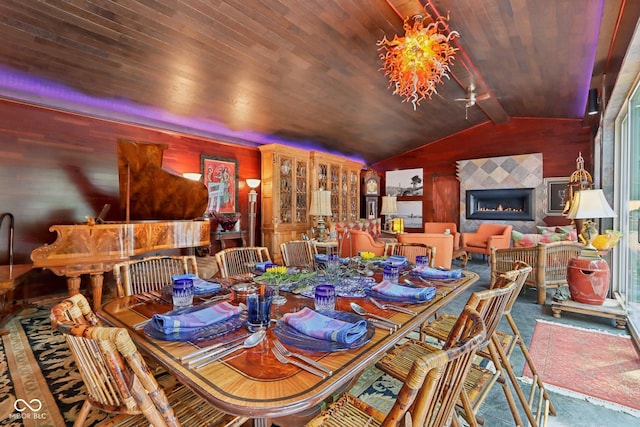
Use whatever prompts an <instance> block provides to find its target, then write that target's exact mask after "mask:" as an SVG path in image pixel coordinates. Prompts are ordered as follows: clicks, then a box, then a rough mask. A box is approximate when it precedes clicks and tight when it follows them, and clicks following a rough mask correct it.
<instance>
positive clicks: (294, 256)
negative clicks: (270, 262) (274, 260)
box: [280, 240, 317, 269]
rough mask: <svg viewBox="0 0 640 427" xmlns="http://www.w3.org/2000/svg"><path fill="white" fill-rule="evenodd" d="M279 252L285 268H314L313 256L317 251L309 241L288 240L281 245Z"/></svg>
mask: <svg viewBox="0 0 640 427" xmlns="http://www.w3.org/2000/svg"><path fill="white" fill-rule="evenodd" d="M280 252H282V261H283V262H284V265H286V266H287V267H301V268H310V269H313V268H314V265H315V260H314V254H315V253H317V251H316V250H315V246H313V244H312V243H311V241H310V240H290V241H288V242H284V243H281V244H280Z"/></svg>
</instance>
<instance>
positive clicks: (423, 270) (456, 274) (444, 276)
mask: <svg viewBox="0 0 640 427" xmlns="http://www.w3.org/2000/svg"><path fill="white" fill-rule="evenodd" d="M412 273H413V274H415V275H416V276H420V277H424V278H425V279H435V280H455V279H460V278H461V277H462V270H461V269H457V270H440V269H438V268H431V267H416V268H414V269H413V272H412Z"/></svg>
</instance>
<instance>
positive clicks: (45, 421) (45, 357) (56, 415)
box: [0, 300, 106, 427]
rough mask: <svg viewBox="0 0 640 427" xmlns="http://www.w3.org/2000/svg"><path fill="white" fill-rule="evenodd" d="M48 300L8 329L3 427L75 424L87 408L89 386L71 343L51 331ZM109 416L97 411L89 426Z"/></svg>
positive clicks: (0, 409) (1, 368)
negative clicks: (84, 406) (85, 400)
mask: <svg viewBox="0 0 640 427" xmlns="http://www.w3.org/2000/svg"><path fill="white" fill-rule="evenodd" d="M56 302H57V300H56V301H53V300H50V301H43V302H40V303H39V304H38V305H37V306H36V307H34V308H28V309H24V310H23V311H22V312H21V313H19V314H18V315H17V316H16V317H15V318H13V319H12V320H11V321H10V322H9V323H8V324H7V326H6V329H7V330H8V331H9V334H8V335H5V336H3V337H2V340H1V341H0V425H3V426H16V427H19V426H25V427H30V426H38V427H40V426H42V427H45V426H52V427H57V426H63V425H67V426H70V425H73V420H75V419H76V416H77V414H78V412H79V411H80V408H81V407H82V404H83V403H84V396H85V393H84V383H83V382H82V378H81V377H80V374H79V373H78V370H77V368H76V366H75V362H74V361H73V358H72V356H71V353H70V351H69V348H68V347H67V343H66V341H65V339H64V337H63V336H62V334H60V333H59V332H58V331H56V330H54V329H53V328H52V327H51V321H50V320H49V311H50V308H51V307H52V306H53V305H54V304H55V303H56ZM105 417H106V415H105V414H101V413H99V412H97V411H91V413H90V414H89V418H88V420H87V423H86V425H87V426H92V425H95V424H96V423H98V422H99V421H101V420H102V419H104V418H105Z"/></svg>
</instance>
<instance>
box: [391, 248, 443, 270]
mask: <svg viewBox="0 0 640 427" xmlns="http://www.w3.org/2000/svg"><path fill="white" fill-rule="evenodd" d="M384 255H385V256H387V257H388V256H391V255H401V256H405V257H407V260H408V261H409V262H412V263H413V264H415V263H416V256H418V255H426V256H428V257H429V266H430V267H433V268H435V267H436V248H435V246H429V245H427V244H424V243H395V242H393V243H388V244H387V247H386V248H385V253H384Z"/></svg>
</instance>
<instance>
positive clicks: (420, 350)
mask: <svg viewBox="0 0 640 427" xmlns="http://www.w3.org/2000/svg"><path fill="white" fill-rule="evenodd" d="M516 277H517V273H515V272H507V273H505V274H503V275H502V276H501V278H500V280H498V281H496V285H497V286H496V288H495V289H486V290H482V291H477V292H474V293H473V294H471V296H470V297H469V299H468V300H467V304H466V307H471V308H473V309H474V310H476V311H477V312H478V313H480V316H481V317H482V320H483V322H484V324H485V328H486V338H485V340H484V341H483V343H482V344H481V346H480V350H479V351H482V349H484V348H485V347H489V351H490V353H491V355H492V356H494V355H495V357H493V360H496V361H498V363H496V370H495V372H491V371H489V370H488V369H486V368H481V367H476V366H474V367H473V369H472V371H473V370H475V371H473V372H471V373H470V375H469V376H468V378H467V379H466V380H465V388H464V389H463V390H462V392H461V393H460V403H461V406H462V407H463V409H464V413H465V419H466V420H467V422H468V423H469V424H470V425H471V426H477V425H478V422H477V419H476V414H477V410H478V408H479V407H480V404H481V403H482V400H484V398H485V397H486V395H487V393H488V391H489V390H490V389H491V387H492V386H493V384H495V383H496V382H497V381H498V379H500V378H501V379H504V378H505V375H504V372H503V370H502V365H501V364H500V363H499V357H498V355H497V353H496V351H495V349H494V346H495V344H494V343H493V341H492V340H491V339H490V338H491V336H492V335H493V332H494V331H495V330H496V328H497V327H498V323H500V319H501V318H502V314H503V311H504V309H505V307H506V305H507V303H508V301H509V298H510V297H511V295H512V294H513V293H514V292H516V291H517V286H518V283H517V281H516ZM465 321H466V320H465V318H464V316H454V315H451V314H448V313H445V314H442V315H439V316H438V317H437V318H436V319H435V320H434V321H433V322H432V323H430V324H429V325H428V326H424V325H423V326H422V327H421V339H419V340H416V339H410V340H408V341H407V342H405V343H404V344H401V345H400V346H398V347H396V348H395V349H393V350H391V351H390V352H388V353H387V354H386V355H385V356H383V357H382V358H381V359H380V360H379V361H378V362H377V363H376V366H377V367H378V368H379V369H381V370H382V371H384V372H386V373H388V374H389V375H391V376H392V377H394V378H397V379H399V380H404V378H406V376H407V374H408V370H409V367H410V366H411V363H412V361H413V360H414V359H415V358H416V357H420V356H422V355H424V354H428V353H431V352H433V351H434V350H435V349H437V348H438V346H436V345H433V344H430V343H426V342H424V340H423V337H424V336H425V334H429V332H430V329H429V328H430V326H431V325H432V324H434V323H435V324H436V325H440V324H443V326H442V328H441V329H443V330H444V329H446V331H447V332H446V334H444V333H443V334H442V335H438V336H437V337H436V338H444V340H443V343H442V345H441V346H442V348H443V349H447V346H448V345H450V343H451V334H453V333H455V331H457V330H458V329H460V328H461V327H462V325H461V322H465ZM444 322H446V326H444ZM500 384H501V385H502V390H503V392H504V395H505V398H506V399H507V403H508V404H509V408H510V409H511V412H512V416H513V418H514V420H515V422H516V425H522V422H521V419H520V415H519V412H518V410H517V408H516V405H515V400H514V398H513V394H512V393H511V390H510V388H509V385H508V384H507V383H506V381H502V380H501V381H500ZM480 399H482V400H480Z"/></svg>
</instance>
